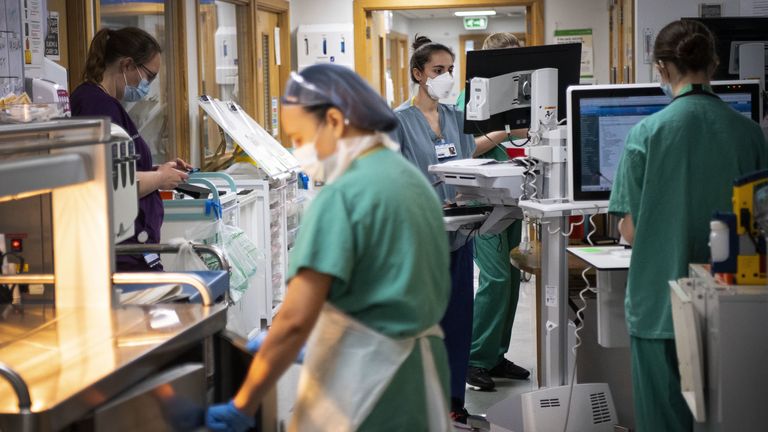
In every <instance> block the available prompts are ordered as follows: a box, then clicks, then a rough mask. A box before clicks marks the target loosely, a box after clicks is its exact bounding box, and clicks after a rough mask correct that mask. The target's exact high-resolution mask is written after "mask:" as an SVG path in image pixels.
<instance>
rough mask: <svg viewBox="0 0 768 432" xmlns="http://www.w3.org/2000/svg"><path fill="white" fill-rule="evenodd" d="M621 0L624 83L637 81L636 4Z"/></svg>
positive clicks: (631, 0)
mask: <svg viewBox="0 0 768 432" xmlns="http://www.w3.org/2000/svg"><path fill="white" fill-rule="evenodd" d="M620 2H621V29H622V46H621V56H622V58H623V59H624V64H623V65H622V68H621V75H622V77H621V78H622V80H621V82H622V83H624V84H631V83H634V82H635V5H634V1H633V0H620Z"/></svg>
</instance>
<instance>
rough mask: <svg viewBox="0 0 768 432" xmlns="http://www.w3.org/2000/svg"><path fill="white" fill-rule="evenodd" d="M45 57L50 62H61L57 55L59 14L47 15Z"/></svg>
mask: <svg viewBox="0 0 768 432" xmlns="http://www.w3.org/2000/svg"><path fill="white" fill-rule="evenodd" d="M45 56H46V57H48V58H49V59H51V60H61V54H60V53H59V13H58V12H50V13H49V14H48V28H47V31H46V36H45Z"/></svg>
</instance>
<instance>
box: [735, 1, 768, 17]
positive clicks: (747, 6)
mask: <svg viewBox="0 0 768 432" xmlns="http://www.w3.org/2000/svg"><path fill="white" fill-rule="evenodd" d="M739 13H740V14H741V16H768V0H741V1H740V2H739Z"/></svg>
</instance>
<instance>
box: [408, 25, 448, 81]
mask: <svg viewBox="0 0 768 432" xmlns="http://www.w3.org/2000/svg"><path fill="white" fill-rule="evenodd" d="M411 48H413V55H411V81H413V82H414V83H418V82H419V81H418V80H417V79H416V77H415V76H414V75H413V70H414V69H418V70H420V71H424V65H426V64H427V63H429V60H430V59H431V58H432V54H434V53H436V52H438V51H445V52H447V53H448V54H450V55H451V58H453V59H456V54H454V53H453V51H452V50H451V49H450V48H448V47H447V46H445V45H443V44H440V43H435V42H432V40H431V39H430V38H428V37H426V36H419V35H418V34H417V35H416V39H414V41H413V44H411Z"/></svg>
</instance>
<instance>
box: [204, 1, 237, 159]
mask: <svg viewBox="0 0 768 432" xmlns="http://www.w3.org/2000/svg"><path fill="white" fill-rule="evenodd" d="M239 8H240V7H239V6H236V5H234V4H232V3H228V2H225V1H211V0H200V3H199V23H198V26H199V27H198V32H199V35H200V46H199V47H198V49H199V53H198V56H199V62H200V94H203V95H207V96H209V97H214V98H216V99H220V100H234V101H236V102H238V103H239V95H240V86H239V82H240V76H241V66H240V62H239V61H238V46H237V41H238V28H237V13H238V9H239ZM200 116H201V121H200V149H201V155H200V156H201V157H200V160H201V162H202V165H203V167H204V168H205V169H207V170H215V169H219V168H222V167H223V166H225V165H226V164H227V163H229V162H230V161H231V159H232V151H233V145H232V143H231V141H228V140H226V139H225V137H224V135H222V134H221V133H220V131H219V127H218V126H217V125H216V123H215V122H214V121H213V120H211V119H209V118H208V117H207V116H206V115H205V113H204V112H203V111H202V110H201V111H200Z"/></svg>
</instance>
